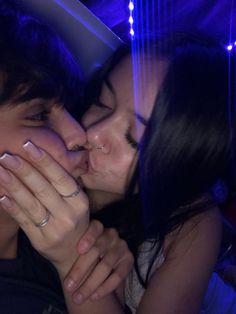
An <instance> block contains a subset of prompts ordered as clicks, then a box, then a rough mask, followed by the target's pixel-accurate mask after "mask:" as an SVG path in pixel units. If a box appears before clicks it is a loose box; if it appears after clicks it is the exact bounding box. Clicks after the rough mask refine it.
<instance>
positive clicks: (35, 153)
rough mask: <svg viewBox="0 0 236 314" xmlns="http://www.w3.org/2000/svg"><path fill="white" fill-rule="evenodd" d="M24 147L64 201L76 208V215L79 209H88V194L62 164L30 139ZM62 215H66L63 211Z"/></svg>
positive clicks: (81, 211) (82, 211) (81, 210)
mask: <svg viewBox="0 0 236 314" xmlns="http://www.w3.org/2000/svg"><path fill="white" fill-rule="evenodd" d="M24 149H25V151H26V153H27V155H28V157H29V158H30V160H31V161H32V162H33V165H34V167H36V168H37V169H38V170H39V171H40V173H42V174H43V175H44V176H45V177H46V178H47V180H48V181H49V182H50V183H51V184H52V186H53V187H54V188H55V190H56V191H57V193H58V194H59V195H60V196H61V197H63V196H64V198H63V199H64V201H65V202H67V203H68V204H70V205H71V206H72V208H74V210H75V212H76V215H78V210H79V211H80V213H84V211H86V210H88V198H87V196H86V195H85V193H84V192H83V191H82V190H81V189H80V187H79V186H78V183H77V182H76V181H75V180H74V178H73V177H72V176H71V175H70V174H69V173H68V172H67V171H65V169H64V168H63V167H61V165H60V164H58V163H57V162H56V161H55V160H54V159H53V158H52V157H51V156H50V155H49V154H47V153H46V152H45V151H43V150H42V149H40V148H39V147H37V146H36V145H34V144H33V143H32V142H30V141H28V142H27V143H26V144H25V145H24ZM51 199H52V198H51ZM60 201H61V200H60ZM53 203H54V198H53ZM54 204H55V203H54ZM57 211H58V208H57ZM62 215H64V213H63V212H62Z"/></svg>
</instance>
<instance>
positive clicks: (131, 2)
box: [129, 1, 134, 11]
mask: <svg viewBox="0 0 236 314" xmlns="http://www.w3.org/2000/svg"><path fill="white" fill-rule="evenodd" d="M133 9H134V3H133V1H130V2H129V10H130V11H133Z"/></svg>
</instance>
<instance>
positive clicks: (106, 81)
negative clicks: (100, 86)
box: [104, 78, 116, 95]
mask: <svg viewBox="0 0 236 314" xmlns="http://www.w3.org/2000/svg"><path fill="white" fill-rule="evenodd" d="M104 83H105V84H106V86H107V88H108V89H109V90H110V91H111V93H112V94H113V95H115V94H116V93H115V90H114V87H113V85H112V83H111V82H110V81H109V79H108V78H106V79H105V80H104Z"/></svg>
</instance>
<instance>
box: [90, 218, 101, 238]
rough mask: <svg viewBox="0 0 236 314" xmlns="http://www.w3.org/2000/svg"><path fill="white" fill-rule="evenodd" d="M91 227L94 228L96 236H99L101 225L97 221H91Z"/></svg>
mask: <svg viewBox="0 0 236 314" xmlns="http://www.w3.org/2000/svg"><path fill="white" fill-rule="evenodd" d="M91 227H93V228H94V230H95V232H96V234H101V233H102V232H103V230H104V227H103V224H102V223H101V222H100V221H99V220H95V219H94V220H92V222H91Z"/></svg>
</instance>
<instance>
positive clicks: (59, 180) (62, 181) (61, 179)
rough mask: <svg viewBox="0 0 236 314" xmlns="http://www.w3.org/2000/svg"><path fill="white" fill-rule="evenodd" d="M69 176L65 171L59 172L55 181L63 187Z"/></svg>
mask: <svg viewBox="0 0 236 314" xmlns="http://www.w3.org/2000/svg"><path fill="white" fill-rule="evenodd" d="M69 180H70V177H69V175H68V174H67V173H61V174H60V175H59V176H58V177H57V178H56V183H57V184H58V185H59V186H61V187H64V186H65V185H67V184H68V183H69Z"/></svg>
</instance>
